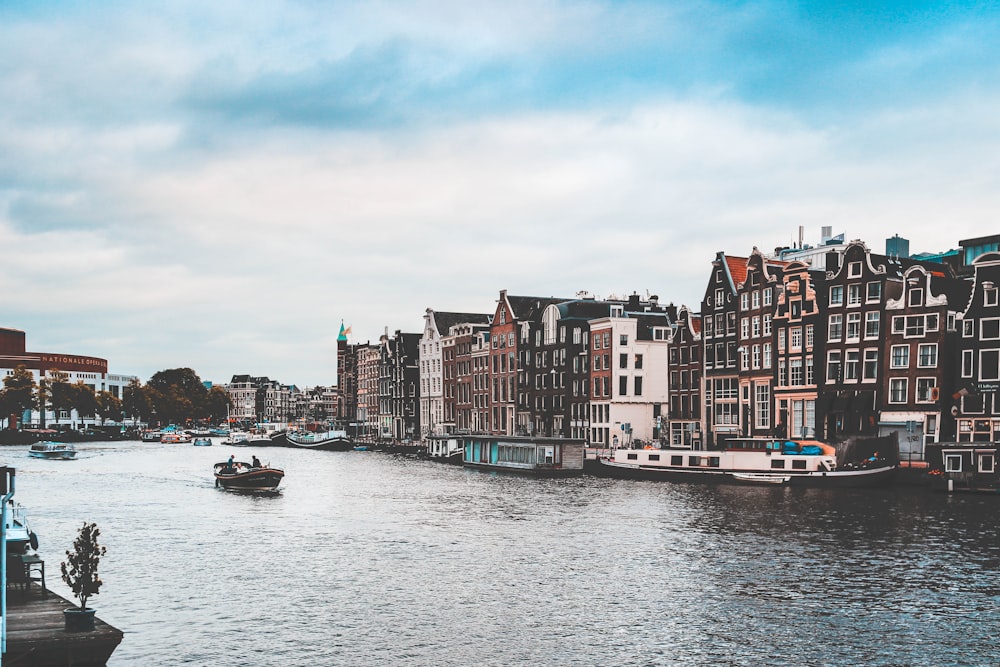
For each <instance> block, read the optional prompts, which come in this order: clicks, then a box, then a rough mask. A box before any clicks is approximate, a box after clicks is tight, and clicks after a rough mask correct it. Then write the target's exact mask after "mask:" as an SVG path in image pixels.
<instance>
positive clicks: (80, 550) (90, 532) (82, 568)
mask: <svg viewBox="0 0 1000 667" xmlns="http://www.w3.org/2000/svg"><path fill="white" fill-rule="evenodd" d="M100 534H101V531H100V529H98V527H97V524H96V523H87V522H86V521H85V522H84V523H83V527H82V528H80V534H79V535H78V536H77V538H76V539H75V540H73V551H67V552H66V561H65V562H63V563H61V566H60V569H61V570H62V578H63V581H65V582H66V585H67V586H69V587H70V589H71V590H72V591H73V595H74V596H75V597H76V598H77V599H78V600H79V601H80V611H84V610H85V609H86V608H87V598H89V597H90V596H91V595H97V594H98V593H99V592H100V590H101V584H102V583H104V582H102V581H101V578H100V577H99V576H97V566H98V564H99V563H100V562H101V556H103V555H104V554H105V551H106V550H105V548H104V547H103V546H101V545H100V544H98V543H97V538H98V536H99V535H100Z"/></svg>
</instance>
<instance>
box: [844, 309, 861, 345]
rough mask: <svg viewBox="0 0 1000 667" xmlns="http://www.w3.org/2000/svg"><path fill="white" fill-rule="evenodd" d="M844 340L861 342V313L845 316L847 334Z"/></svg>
mask: <svg viewBox="0 0 1000 667" xmlns="http://www.w3.org/2000/svg"><path fill="white" fill-rule="evenodd" d="M844 340H845V341H855V342H857V341H859V340H861V313H848V314H847V334H846V335H845V336H844Z"/></svg>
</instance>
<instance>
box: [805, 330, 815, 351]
mask: <svg viewBox="0 0 1000 667" xmlns="http://www.w3.org/2000/svg"><path fill="white" fill-rule="evenodd" d="M813 329H814V327H813V325H811V324H807V325H806V349H807V350H811V349H812V348H813V343H815V342H816V335H815V333H814V332H813Z"/></svg>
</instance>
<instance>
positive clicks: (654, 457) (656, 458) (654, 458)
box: [649, 454, 660, 461]
mask: <svg viewBox="0 0 1000 667" xmlns="http://www.w3.org/2000/svg"><path fill="white" fill-rule="evenodd" d="M649 460H650V461H659V460H660V455H659V454H650V455H649Z"/></svg>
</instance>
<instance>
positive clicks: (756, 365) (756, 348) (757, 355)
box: [753, 345, 760, 369]
mask: <svg viewBox="0 0 1000 667" xmlns="http://www.w3.org/2000/svg"><path fill="white" fill-rule="evenodd" d="M753 367H754V369H757V368H760V345H754V346H753Z"/></svg>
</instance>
